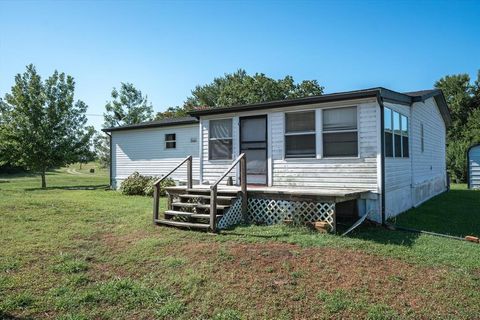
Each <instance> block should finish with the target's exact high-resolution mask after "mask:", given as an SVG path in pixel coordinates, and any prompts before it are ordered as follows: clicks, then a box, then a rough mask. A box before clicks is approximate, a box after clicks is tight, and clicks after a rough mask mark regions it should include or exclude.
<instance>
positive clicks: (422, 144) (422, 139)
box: [420, 122, 425, 153]
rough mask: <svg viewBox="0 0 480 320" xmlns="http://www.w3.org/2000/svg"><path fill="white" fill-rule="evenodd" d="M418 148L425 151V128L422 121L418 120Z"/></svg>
mask: <svg viewBox="0 0 480 320" xmlns="http://www.w3.org/2000/svg"><path fill="white" fill-rule="evenodd" d="M420 150H421V151H422V153H424V152H425V128H424V126H423V122H420Z"/></svg>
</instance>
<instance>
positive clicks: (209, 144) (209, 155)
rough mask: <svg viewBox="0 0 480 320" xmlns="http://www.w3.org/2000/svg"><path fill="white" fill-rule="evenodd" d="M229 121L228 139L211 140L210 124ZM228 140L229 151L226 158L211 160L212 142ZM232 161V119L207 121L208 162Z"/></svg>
mask: <svg viewBox="0 0 480 320" xmlns="http://www.w3.org/2000/svg"><path fill="white" fill-rule="evenodd" d="M225 120H230V126H231V127H230V132H231V134H230V137H223V138H212V130H211V128H212V122H215V121H225ZM220 140H230V146H231V150H230V153H229V157H228V158H222V159H212V144H211V142H212V141H220ZM229 160H233V118H219V119H210V120H208V161H229Z"/></svg>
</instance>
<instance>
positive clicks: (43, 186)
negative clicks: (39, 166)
mask: <svg viewBox="0 0 480 320" xmlns="http://www.w3.org/2000/svg"><path fill="white" fill-rule="evenodd" d="M40 175H41V176H42V189H46V188H47V181H46V180H45V171H42V173H41V174H40Z"/></svg>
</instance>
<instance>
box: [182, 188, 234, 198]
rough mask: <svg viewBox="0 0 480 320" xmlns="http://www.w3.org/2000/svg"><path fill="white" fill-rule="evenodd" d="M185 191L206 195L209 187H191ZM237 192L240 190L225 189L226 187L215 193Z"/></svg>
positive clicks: (227, 193)
mask: <svg viewBox="0 0 480 320" xmlns="http://www.w3.org/2000/svg"><path fill="white" fill-rule="evenodd" d="M185 191H186V192H188V193H192V194H195V193H197V194H198V193H200V194H208V195H209V194H210V188H191V189H186V190H185ZM239 192H240V190H226V189H218V190H217V194H221V195H232V196H236V195H237V194H238V193H239Z"/></svg>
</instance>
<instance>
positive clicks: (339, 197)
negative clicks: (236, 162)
mask: <svg viewBox="0 0 480 320" xmlns="http://www.w3.org/2000/svg"><path fill="white" fill-rule="evenodd" d="M187 189H188V188H187V187H186V186H177V187H168V188H167V190H168V191H170V192H173V193H180V192H184V191H185V190H187ZM189 190H192V191H199V192H207V191H208V190H210V185H194V186H193V187H192V188H191V189H189ZM240 191H241V189H240V187H239V186H227V185H219V186H218V192H219V193H224V194H225V193H230V194H236V193H238V192H240ZM247 194H248V196H249V197H252V198H261V199H278V200H292V201H295V200H315V201H324V202H335V203H340V202H345V201H350V200H354V199H360V198H361V197H368V196H370V195H371V194H372V192H371V190H368V189H320V188H308V189H307V188H295V187H267V186H259V185H249V186H248V187H247Z"/></svg>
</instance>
